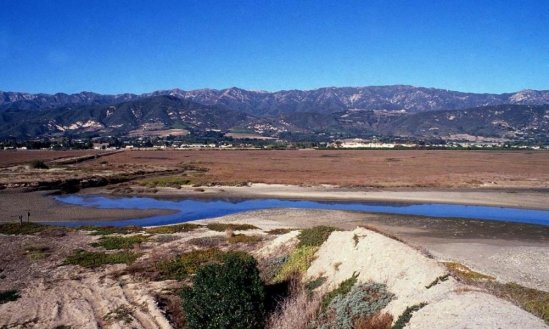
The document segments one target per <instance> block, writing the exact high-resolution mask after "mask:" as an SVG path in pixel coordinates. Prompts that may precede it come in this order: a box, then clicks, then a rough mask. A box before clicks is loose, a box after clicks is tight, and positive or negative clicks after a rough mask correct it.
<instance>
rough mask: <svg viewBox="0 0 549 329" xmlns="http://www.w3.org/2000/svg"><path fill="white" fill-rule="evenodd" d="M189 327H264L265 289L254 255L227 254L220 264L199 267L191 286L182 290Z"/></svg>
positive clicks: (216, 328) (235, 328)
mask: <svg viewBox="0 0 549 329" xmlns="http://www.w3.org/2000/svg"><path fill="white" fill-rule="evenodd" d="M181 297H182V300H183V303H182V305H183V310H184V312H185V315H186V318H187V325H188V327H189V328H190V329H195V328H205V329H209V328H211V329H213V328H215V329H219V328H227V329H229V328H231V329H257V328H263V326H264V316H265V306H264V303H265V293H264V288H263V284H262V282H261V279H260V277H259V270H258V269H257V263H256V261H255V259H254V258H253V257H251V256H249V255H246V256H242V255H235V254H228V255H227V256H226V257H225V258H224V261H223V263H221V264H208V265H205V266H203V267H201V268H200V269H199V270H198V271H197V273H196V276H195V277H194V280H193V286H192V288H186V289H184V290H183V291H182V293H181Z"/></svg>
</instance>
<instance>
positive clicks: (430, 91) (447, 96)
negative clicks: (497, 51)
mask: <svg viewBox="0 0 549 329" xmlns="http://www.w3.org/2000/svg"><path fill="white" fill-rule="evenodd" d="M162 95H171V96H175V97H179V98H183V99H190V100H192V101H195V102H197V103H201V104H203V105H219V106H221V107H224V108H226V109H230V110H238V111H244V112H246V113H249V114H257V115H278V114H283V113H291V112H324V113H333V112H338V111H342V110H345V109H352V108H358V109H365V110H374V109H385V110H392V111H402V110H404V111H406V112H423V111H433V110H435V111H436V110H452V109H464V108H472V107H479V106H489V105H501V104H518V105H542V104H547V103H549V90H531V89H524V90H521V91H517V92H512V93H502V94H490V93H469V92H458V91H451V90H447V89H438V88H426V87H415V86H410V85H387V86H366V87H323V88H317V89H311V90H298V89H294V90H280V91H276V92H267V91H253V90H246V89H242V88H237V87H231V88H226V89H207V88H206V89H196V90H189V91H186V90H182V89H179V88H174V89H167V90H157V91H153V92H150V93H143V94H131V93H123V94H115V95H104V94H98V93H94V92H87V91H84V92H80V93H76V94H65V93H56V94H44V93H40V94H31V93H20V92H2V91H0V110H5V109H8V108H16V109H26V110H29V109H48V108H49V109H52V108H57V107H61V106H68V105H112V104H117V103H121V102H125V101H131V100H136V99H143V98H147V97H151V96H162Z"/></svg>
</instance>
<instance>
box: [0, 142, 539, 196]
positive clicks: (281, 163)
mask: <svg viewBox="0 0 549 329" xmlns="http://www.w3.org/2000/svg"><path fill="white" fill-rule="evenodd" d="M93 152H94V151H61V152H58V151H0V166H1V167H4V169H0V173H2V172H3V173H4V175H3V178H4V179H5V180H7V181H14V180H17V177H18V175H20V177H25V180H28V179H29V178H30V179H40V177H41V176H44V177H46V176H47V174H48V173H47V170H46V171H40V172H39V174H38V175H37V174H36V173H32V175H30V176H29V174H30V173H27V172H24V171H21V170H20V171H13V170H12V171H9V172H6V170H7V168H5V167H8V166H13V165H15V164H24V163H28V162H30V161H32V160H35V159H40V160H45V161H48V160H53V159H58V158H62V157H75V156H82V155H86V154H93ZM188 165H192V166H194V167H197V168H204V169H207V171H206V172H204V173H198V174H196V175H194V176H193V177H192V179H191V182H192V183H195V184H198V185H200V184H212V183H214V184H220V185H235V184H242V183H247V182H254V183H270V184H292V185H305V186H309V185H320V184H332V185H339V186H346V187H352V186H361V187H374V188H375V187H385V188H392V187H395V188H396V187H426V188H460V187H475V188H476V187H486V188H549V169H548V168H549V152H543V151H507V152H502V151H433V150H398V151H397V150H395V151H392V150H391V151H387V150H368V151H359V150H355V151H339V150H338V151H334V150H332V151H316V150H305V151H263V150H189V151H173V150H167V151H160V150H159V151H138V150H132V151H124V152H120V153H117V154H112V155H109V156H107V157H101V158H98V159H95V160H89V161H85V162H82V163H77V164H73V165H70V166H65V167H62V168H60V167H58V168H56V177H60V176H63V170H61V169H66V172H67V173H70V175H71V177H76V176H78V177H82V175H81V174H84V175H83V176H86V175H85V174H86V173H87V174H88V175H101V173H102V172H104V173H107V172H108V173H109V174H113V173H135V172H138V171H139V172H143V171H144V172H154V171H163V170H178V169H181V170H182V169H183V168H184V167H185V166H188Z"/></svg>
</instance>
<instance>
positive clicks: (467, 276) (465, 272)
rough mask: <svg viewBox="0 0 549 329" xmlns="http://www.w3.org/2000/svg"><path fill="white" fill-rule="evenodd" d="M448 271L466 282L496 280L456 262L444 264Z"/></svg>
mask: <svg viewBox="0 0 549 329" xmlns="http://www.w3.org/2000/svg"><path fill="white" fill-rule="evenodd" d="M444 265H446V267H447V268H448V270H450V272H451V273H452V274H454V275H455V276H457V277H458V278H461V279H462V280H466V281H470V280H472V281H486V280H495V278H494V277H493V276H490V275H485V274H482V273H479V272H475V271H473V270H471V269H470V268H468V267H467V266H465V265H463V264H460V263H455V262H448V263H444Z"/></svg>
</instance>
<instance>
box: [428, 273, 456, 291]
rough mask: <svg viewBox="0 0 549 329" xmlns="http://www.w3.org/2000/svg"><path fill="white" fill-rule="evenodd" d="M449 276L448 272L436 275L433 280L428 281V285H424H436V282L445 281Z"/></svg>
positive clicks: (429, 286)
mask: <svg viewBox="0 0 549 329" xmlns="http://www.w3.org/2000/svg"><path fill="white" fill-rule="evenodd" d="M449 277H450V274H449V273H447V274H444V275H441V276H439V277H437V278H436V279H435V280H433V282H431V283H429V284H428V285H426V286H425V288H426V289H429V288H431V287H434V286H436V285H437V284H439V283H440V282H444V281H447V280H448V278H449Z"/></svg>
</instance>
